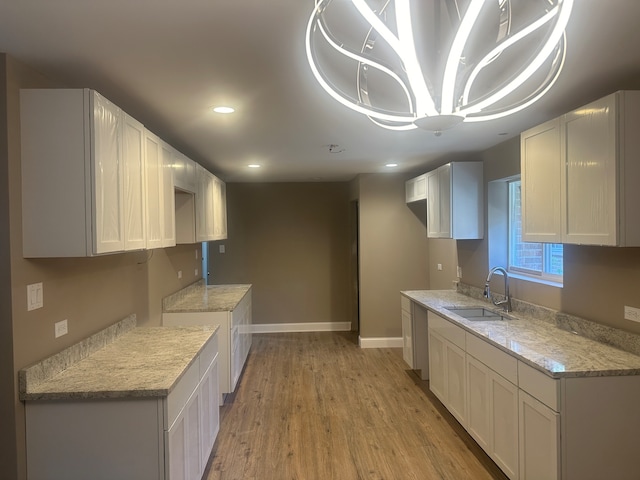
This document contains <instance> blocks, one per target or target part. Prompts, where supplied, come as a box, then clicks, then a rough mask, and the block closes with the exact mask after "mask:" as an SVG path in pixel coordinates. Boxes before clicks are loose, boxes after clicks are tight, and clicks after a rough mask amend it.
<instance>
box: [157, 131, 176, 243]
mask: <svg viewBox="0 0 640 480" xmlns="http://www.w3.org/2000/svg"><path fill="white" fill-rule="evenodd" d="M161 153H162V246H163V247H175V245H176V202H175V198H176V197H175V192H174V178H173V171H174V169H173V162H174V159H175V153H174V151H173V149H172V148H171V147H170V146H169V145H168V144H166V143H164V142H162V146H161Z"/></svg>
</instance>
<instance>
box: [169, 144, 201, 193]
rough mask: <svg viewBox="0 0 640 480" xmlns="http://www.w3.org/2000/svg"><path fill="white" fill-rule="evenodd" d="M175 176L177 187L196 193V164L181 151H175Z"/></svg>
mask: <svg viewBox="0 0 640 480" xmlns="http://www.w3.org/2000/svg"><path fill="white" fill-rule="evenodd" d="M174 154H175V158H174V163H173V170H174V171H173V174H174V175H173V176H174V183H175V187H176V188H179V189H180V190H183V191H185V192H189V193H196V183H197V180H196V164H195V162H194V161H193V160H191V159H189V158H187V157H185V156H184V155H183V154H181V153H180V152H174Z"/></svg>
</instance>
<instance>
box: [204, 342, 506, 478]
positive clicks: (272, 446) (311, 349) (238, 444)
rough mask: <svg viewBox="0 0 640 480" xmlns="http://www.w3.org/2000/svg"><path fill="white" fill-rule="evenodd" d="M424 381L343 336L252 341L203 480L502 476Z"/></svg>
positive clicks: (395, 359)
mask: <svg viewBox="0 0 640 480" xmlns="http://www.w3.org/2000/svg"><path fill="white" fill-rule="evenodd" d="M424 383H425V382H422V381H421V380H420V379H419V378H418V377H417V376H416V375H415V374H414V373H413V372H411V371H409V370H408V366H407V365H406V364H405V363H404V362H403V360H402V357H401V352H399V350H398V349H360V348H358V346H357V345H356V343H355V337H354V336H353V334H351V333H290V334H260V335H254V336H253V346H252V347H251V353H250V355H249V358H248V360H247V364H246V367H245V371H244V373H243V376H242V378H241V381H240V383H239V385H238V388H237V389H236V392H235V393H234V394H233V395H231V396H229V397H227V399H226V402H225V405H224V406H223V407H222V409H221V427H220V433H219V434H218V438H217V440H216V444H215V446H214V450H213V454H212V457H211V459H210V461H209V465H208V469H207V471H206V472H205V475H204V479H207V480H292V479H296V480H352V479H353V480H357V479H376V480H380V479H386V480H391V479H398V480H400V479H402V480H408V479H421V480H424V479H426V480H431V479H434V480H435V479H438V480H445V479H450V480H465V479H473V480H482V479H506V477H505V476H504V475H503V474H502V473H501V472H500V470H499V469H498V468H497V466H496V465H495V464H494V463H493V462H491V460H490V459H489V458H488V457H487V456H486V455H485V454H484V453H483V452H482V451H481V450H480V449H479V447H478V446H477V445H476V444H475V443H474V442H473V440H471V438H470V437H469V436H468V434H467V433H466V432H465V431H464V430H463V429H462V427H461V426H460V425H459V424H458V423H457V422H456V421H455V420H454V419H453V417H451V415H449V413H448V412H447V411H446V410H444V407H442V405H441V404H440V403H439V402H438V400H436V399H435V397H434V396H433V395H432V394H431V393H430V392H429V391H428V389H427V387H426V385H424Z"/></svg>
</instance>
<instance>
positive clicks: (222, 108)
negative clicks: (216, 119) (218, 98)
mask: <svg viewBox="0 0 640 480" xmlns="http://www.w3.org/2000/svg"><path fill="white" fill-rule="evenodd" d="M213 111H214V112H216V113H233V112H235V111H236V110H235V109H234V108H233V107H225V106H219V107H213Z"/></svg>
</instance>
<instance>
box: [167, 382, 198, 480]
mask: <svg viewBox="0 0 640 480" xmlns="http://www.w3.org/2000/svg"><path fill="white" fill-rule="evenodd" d="M200 427H201V419H200V388H198V389H196V390H195V391H194V392H193V394H192V395H191V397H189V400H188V401H187V403H186V405H185V406H184V409H183V410H182V411H181V412H180V414H179V415H178V417H177V418H176V420H175V422H174V423H173V425H172V426H171V428H170V429H169V430H168V431H167V433H166V438H167V445H166V449H167V452H168V454H167V457H166V464H168V465H166V466H167V468H166V471H167V472H169V477H168V479H167V480H200V478H201V477H202V471H203V470H204V467H203V466H202V464H201V450H200V448H201V444H200Z"/></svg>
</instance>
